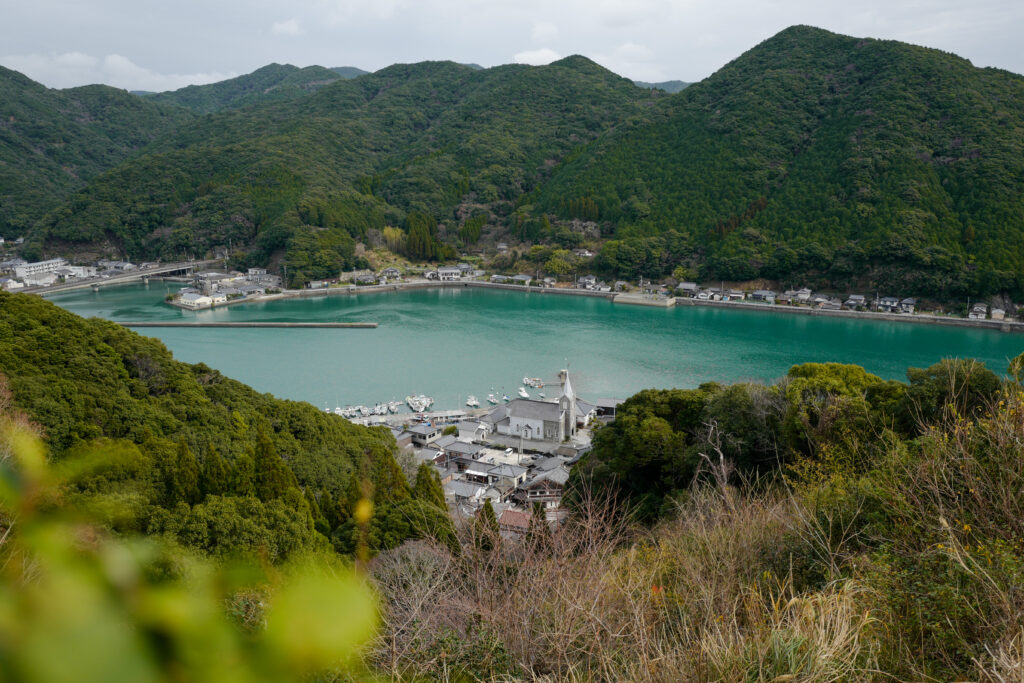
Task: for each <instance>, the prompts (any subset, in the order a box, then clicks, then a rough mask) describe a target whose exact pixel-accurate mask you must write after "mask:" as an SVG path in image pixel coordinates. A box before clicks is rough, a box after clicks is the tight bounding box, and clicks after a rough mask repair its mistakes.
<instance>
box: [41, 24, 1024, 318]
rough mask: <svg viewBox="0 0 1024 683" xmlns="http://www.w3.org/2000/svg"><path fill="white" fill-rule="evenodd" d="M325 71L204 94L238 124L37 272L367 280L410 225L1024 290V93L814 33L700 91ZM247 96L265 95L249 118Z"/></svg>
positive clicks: (411, 238) (82, 231)
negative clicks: (213, 258) (164, 267)
mask: <svg viewBox="0 0 1024 683" xmlns="http://www.w3.org/2000/svg"><path fill="white" fill-rule="evenodd" d="M326 71H327V70H321V71H317V70H316V68H314V67H310V69H303V70H298V69H295V67H280V66H277V65H272V66H271V67H267V68H266V69H262V70H260V71H258V72H256V73H255V74H250V75H249V76H246V77H242V78H241V79H234V81H227V82H225V83H221V84H214V85H211V86H202V88H205V90H202V89H191V90H190V89H185V90H184V91H179V93H180V94H184V93H185V92H186V91H188V92H194V93H203V96H202V97H198V98H197V99H196V100H195V102H194V103H193V104H192V105H190V106H196V107H200V108H202V107H208V108H211V109H208V110H212V109H216V108H219V107H229V108H228V109H222V110H221V111H219V112H216V113H214V114H211V115H209V116H205V117H202V119H201V120H195V121H192V122H188V123H187V124H184V125H181V126H179V127H177V128H175V129H174V130H173V131H170V132H167V133H166V134H165V135H163V136H161V137H160V139H159V141H158V142H157V143H156V144H154V145H153V146H152V147H151V148H148V149H147V150H146V153H145V154H142V155H141V156H136V157H135V158H132V159H129V160H128V161H126V162H125V163H123V164H121V165H119V166H118V167H117V168H115V169H113V170H111V171H110V172H109V173H107V174H105V175H103V176H102V177H99V178H96V179H94V180H93V181H92V182H91V183H90V184H89V185H88V187H86V188H85V189H84V190H83V191H82V192H81V193H79V194H78V195H76V196H75V197H73V198H71V199H70V200H69V201H67V202H66V203H64V204H63V205H62V206H60V207H59V208H56V209H55V210H54V211H53V212H51V213H50V214H49V215H48V216H47V217H46V218H45V220H42V221H39V222H38V223H37V224H36V226H35V230H34V231H33V234H32V236H31V239H30V242H29V245H28V248H27V255H28V256H41V255H43V254H54V253H64V252H74V251H78V252H80V253H81V252H85V253H91V254H98V253H106V252H109V251H120V252H121V253H128V254H129V255H131V256H132V257H133V258H144V257H148V256H159V255H162V256H174V255H180V254H182V253H187V252H191V253H201V252H203V251H206V250H208V249H210V248H211V247H214V246H228V245H230V246H232V247H234V248H235V250H236V252H238V253H237V255H236V259H235V263H236V265H238V266H242V265H245V264H249V265H255V264H266V263H268V262H269V261H271V260H274V261H275V263H277V262H283V263H285V264H286V265H287V266H288V268H289V273H290V274H291V276H292V278H291V279H292V284H295V283H298V282H300V281H302V280H303V279H310V278H315V277H323V276H328V275H331V274H334V273H336V272H337V271H338V270H339V269H342V268H348V267H352V266H354V265H355V264H356V260H357V259H356V257H355V244H356V242H358V241H361V240H365V239H366V238H367V237H368V235H370V232H369V231H371V230H381V231H383V229H384V228H385V227H386V226H392V228H393V230H392V233H391V234H392V237H393V239H392V240H391V241H392V242H394V243H396V244H401V245H402V247H401V249H402V251H403V252H404V253H405V254H406V255H407V256H409V257H411V258H413V259H433V258H439V257H440V258H444V257H449V256H453V255H454V254H455V252H456V248H461V247H465V246H466V245H471V244H473V243H474V242H476V241H477V240H479V239H480V237H481V234H485V235H488V236H489V238H491V239H494V238H505V239H512V240H519V241H522V242H524V243H526V244H533V243H549V244H557V245H560V246H562V247H569V246H576V245H578V244H580V243H581V242H584V241H585V242H587V243H588V244H589V245H590V246H592V247H602V248H601V254H600V258H599V259H597V260H596V261H595V262H594V267H595V268H596V269H598V270H599V271H603V272H604V273H606V274H608V275H614V276H617V277H627V278H633V277H637V276H639V275H644V276H646V277H660V276H663V275H667V274H669V273H672V272H673V270H674V269H676V268H677V267H679V266H684V268H685V272H690V273H693V274H694V275H699V276H701V277H704V278H707V279H723V280H752V279H755V278H765V279H768V280H773V281H777V282H779V283H780V284H783V285H795V286H801V285H810V286H813V287H826V288H828V287H834V288H843V287H847V286H849V287H851V288H857V289H863V290H865V291H877V290H886V291H890V292H894V293H901V294H907V295H925V296H933V297H937V298H942V299H947V300H949V299H962V298H963V297H965V296H983V295H989V294H995V293H1000V292H1002V293H1008V294H1010V295H1012V296H1015V297H1019V296H1024V251H1022V250H1020V249H1019V248H1017V245H1019V244H1020V243H1021V241H1022V240H1024V219H1022V215H1024V78H1022V77H1020V76H1018V75H1015V74H1011V73H1008V72H1004V71H999V70H995V69H978V68H975V67H973V66H972V65H971V64H970V63H969V62H967V61H966V60H963V59H960V58H958V57H956V56H954V55H950V54H948V53H943V52H939V51H937V50H931V49H926V48H920V47H915V46H911V45H907V44H904V43H898V42H893V41H879V40H870V39H859V38H850V37H846V36H841V35H836V34H833V33H829V32H827V31H823V30H820V29H814V28H810V27H805V26H797V27H793V28H790V29H787V30H785V31H783V32H782V33H780V34H778V35H776V36H775V37H773V38H771V39H769V40H767V41H765V42H764V43H762V44H761V45H758V46H756V47H755V48H753V49H752V50H750V51H749V52H747V53H746V54H744V55H742V56H741V57H739V58H737V59H736V60H735V61H733V62H731V63H730V64H728V65H726V66H725V67H723V68H722V69H721V70H720V71H719V72H717V73H715V74H714V75H712V76H711V77H709V78H708V79H706V80H704V81H702V82H701V83H697V84H694V85H691V86H689V87H687V88H686V89H684V90H682V91H680V92H678V93H676V94H668V93H667V92H665V91H664V90H660V89H657V87H656V88H653V89H652V88H647V89H644V88H639V87H637V86H636V85H634V84H633V83H631V82H630V81H628V80H626V79H623V78H619V77H618V76H615V75H614V74H612V73H611V72H608V71H607V70H605V69H603V68H601V67H600V66H598V65H596V64H594V63H593V62H591V61H590V60H588V59H586V58H583V57H570V58H567V59H563V60H561V61H558V62H555V63H553V64H551V65H549V66H544V67H529V66H524V65H507V66H500V67H494V68H490V69H478V68H474V67H472V66H465V65H459V64H454V63H451V62H424V63H419V64H412V65H394V66H391V67H388V68H386V69H382V70H381V71H378V72H376V73H374V74H368V75H363V76H361V77H359V78H356V79H352V80H340V79H339V80H335V81H333V82H330V83H327V84H326V85H324V84H321V83H320V81H319V80H317V79H319V78H320V76H323V75H324V73H323V72H326ZM285 72H287V74H285ZM264 78H265V79H266V82H263V81H262V80H261V79H264ZM310 78H312V79H313V80H312V81H310V80H308V79H310ZM314 85H319V88H318V89H317V90H316V91H315V92H313V93H312V94H309V90H308V89H309V88H311V87H313V86H314ZM644 85H645V86H651V85H653V86H662V85H665V84H644ZM277 92H279V93H280V96H281V97H280V98H279V99H275V98H276V97H277V95H275V94H274V93H277ZM297 94H305V96H304V97H302V98H301V99H288V97H291V96H292V95H297ZM165 95H167V94H165ZM170 95H178V94H176V93H171V94H170ZM168 96H169V95H168ZM268 97H269V100H268ZM246 98H256V99H257V100H258V101H254V102H253V103H252V104H250V105H249V106H246V107H244V108H242V109H234V108H233V107H236V106H239V105H240V104H243V103H245V102H249V101H251V100H248V99H246ZM396 230H397V232H395V231H396ZM377 238H378V239H379V235H378V236H377ZM605 241H606V242H605ZM389 243H390V242H389Z"/></svg>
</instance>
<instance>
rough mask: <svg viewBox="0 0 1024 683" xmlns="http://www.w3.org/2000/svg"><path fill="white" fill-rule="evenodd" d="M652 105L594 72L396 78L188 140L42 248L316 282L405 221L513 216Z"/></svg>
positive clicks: (112, 176)
mask: <svg viewBox="0 0 1024 683" xmlns="http://www.w3.org/2000/svg"><path fill="white" fill-rule="evenodd" d="M654 97H657V96H656V95H652V94H651V93H649V92H645V91H643V90H641V89H638V88H636V87H635V86H633V85H632V84H631V83H630V82H629V81H627V80H626V79H623V78H620V77H618V76H616V75H614V74H612V73H611V72H609V71H606V70H605V69H602V68H601V67H599V66H597V65H596V64H594V63H593V62H590V61H589V60H586V59H583V58H569V59H565V60H561V61H560V62H556V63H554V64H552V65H549V66H545V67H528V66H521V65H515V66H505V67H497V68H494V69H486V70H475V69H472V68H470V67H466V66H462V65H458V64H454V63H451V62H424V63H419V64H413V65H394V66H392V67H388V68H386V69H383V70H381V71H378V72H376V73H374V74H370V75H366V76H363V77H360V78H357V79H352V80H339V81H336V82H334V83H331V84H329V85H327V86H325V87H323V88H321V89H320V90H319V91H318V92H317V93H315V94H314V95H312V96H310V97H307V98H304V99H302V100H300V101H291V102H288V101H285V102H274V103H266V104H263V105H262V106H259V107H251V108H247V109H244V110H237V111H223V112H220V113H218V114H215V115H211V116H206V117H203V118H202V119H199V120H196V121H195V122H194V123H192V124H190V125H188V126H183V127H181V128H179V129H178V130H177V131H176V132H175V133H174V134H173V135H169V136H166V137H165V138H164V139H163V140H162V141H161V142H160V143H159V144H158V145H155V146H154V148H153V149H152V151H150V152H149V153H147V154H145V155H143V156H140V157H138V158H136V159H133V160H131V161H130V162H128V163H125V164H123V165H121V166H120V167H118V168H117V169H115V170H113V171H111V172H110V173H108V174H107V175H105V176H104V177H103V178H99V179H97V180H96V181H95V182H94V183H92V184H91V185H90V187H89V188H87V189H86V190H85V191H84V192H82V193H80V194H79V195H77V196H76V197H75V198H73V200H72V201H71V202H69V203H68V204H67V205H65V206H64V207H62V208H61V209H59V210H58V211H55V212H54V213H53V214H52V215H51V216H50V217H49V218H48V220H47V221H45V222H44V223H43V224H41V225H40V226H39V230H38V231H37V232H36V234H35V236H34V239H33V243H34V245H35V249H36V251H38V252H40V253H41V252H42V251H44V250H49V249H53V248H54V245H60V244H73V245H77V246H76V247H75V248H80V249H81V248H86V249H87V248H95V246H96V245H99V244H103V243H105V242H107V241H112V242H113V243H115V244H118V245H120V246H121V247H122V248H123V249H124V250H126V251H127V252H128V253H129V254H130V255H133V256H134V255H139V256H143V255H158V254H164V255H172V254H180V253H181V252H182V250H186V249H189V250H200V251H201V250H203V249H206V248H208V247H210V246H213V245H227V244H228V243H229V242H230V243H232V244H233V245H236V246H238V245H248V246H249V247H251V251H250V256H249V257H250V258H251V259H253V260H255V261H260V260H262V261H265V260H266V259H267V258H269V257H270V255H271V254H272V253H274V252H277V251H278V250H282V249H284V250H287V254H288V259H289V263H290V272H291V273H292V274H294V275H295V276H296V277H306V278H309V277H319V276H323V275H327V274H330V273H335V272H337V270H338V269H339V268H341V267H347V266H350V265H351V264H352V260H351V259H352V252H353V245H354V243H353V239H354V238H360V239H361V238H363V237H365V235H366V233H367V230H369V229H371V228H383V227H384V225H385V223H391V224H393V225H400V226H403V227H405V228H406V230H411V223H410V222H409V220H408V216H409V215H410V213H409V212H410V211H412V212H414V213H413V214H412V215H413V216H414V221H413V222H415V216H419V215H420V214H424V215H425V216H426V217H427V218H424V221H425V223H424V224H425V225H426V224H429V228H424V230H428V229H429V231H430V232H431V234H430V235H429V236H427V237H426V239H427V240H428V241H431V242H433V243H436V241H437V240H438V239H439V237H444V233H439V228H438V226H437V223H436V221H437V220H440V221H442V222H443V221H446V220H449V221H456V220H457V217H456V215H455V212H456V210H457V209H459V208H460V207H462V208H463V211H462V213H467V212H469V211H472V210H476V211H487V212H492V213H493V214H495V215H497V216H506V215H508V214H509V213H511V211H512V210H513V200H514V199H515V198H516V197H517V196H519V195H520V194H522V193H523V192H525V191H528V190H530V189H532V188H533V187H535V186H536V185H538V184H539V183H540V182H541V181H542V180H543V179H544V178H545V177H546V176H547V174H548V173H549V171H550V168H551V167H552V166H553V165H554V164H556V163H557V162H558V161H559V160H560V159H561V158H563V157H564V156H565V155H566V154H567V153H568V152H570V151H571V150H572V149H574V148H576V147H578V146H580V145H583V144H585V143H586V142H588V141H590V140H593V139H595V138H596V137H598V136H599V135H600V134H602V133H603V132H605V131H607V130H609V129H610V128H611V127H612V126H614V125H615V124H616V123H617V122H618V121H620V120H621V119H622V118H624V117H626V116H628V115H629V114H630V113H631V112H634V111H636V110H637V109H638V108H639V107H640V106H641V104H642V103H643V102H648V101H653V100H652V98H654ZM662 97H663V95H662ZM448 227H454V225H450V226H448ZM423 255H427V256H429V255H430V254H428V253H424V254H423Z"/></svg>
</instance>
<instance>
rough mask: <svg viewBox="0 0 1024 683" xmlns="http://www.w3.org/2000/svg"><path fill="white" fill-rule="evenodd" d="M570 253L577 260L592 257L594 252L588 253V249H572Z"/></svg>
mask: <svg viewBox="0 0 1024 683" xmlns="http://www.w3.org/2000/svg"><path fill="white" fill-rule="evenodd" d="M572 253H573V254H575V255H576V256H577V257H578V258H593V257H594V252H592V251H590V250H589V249H573V250H572Z"/></svg>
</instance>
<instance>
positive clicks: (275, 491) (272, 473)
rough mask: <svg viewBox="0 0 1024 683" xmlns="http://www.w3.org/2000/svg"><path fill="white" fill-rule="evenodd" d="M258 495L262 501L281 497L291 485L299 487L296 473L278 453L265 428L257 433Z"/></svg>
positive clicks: (256, 482) (256, 481)
mask: <svg viewBox="0 0 1024 683" xmlns="http://www.w3.org/2000/svg"><path fill="white" fill-rule="evenodd" d="M254 484H255V489H256V497H257V498H259V499H260V500H262V501H264V502H265V501H268V500H274V499H276V498H280V497H281V496H283V495H284V494H285V492H286V491H287V490H288V489H289V488H290V487H293V486H294V487H298V482H297V481H296V480H295V475H294V474H292V471H291V470H290V469H288V466H287V465H285V464H284V461H283V460H281V456H279V455H278V454H277V448H275V447H274V442H273V441H271V440H270V437H268V436H267V435H266V434H265V433H264V431H263V429H262V428H261V429H259V431H258V432H257V434H256V477H255V482H254Z"/></svg>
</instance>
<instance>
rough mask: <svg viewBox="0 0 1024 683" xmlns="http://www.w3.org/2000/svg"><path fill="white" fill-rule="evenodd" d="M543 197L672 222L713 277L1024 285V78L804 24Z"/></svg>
mask: <svg viewBox="0 0 1024 683" xmlns="http://www.w3.org/2000/svg"><path fill="white" fill-rule="evenodd" d="M574 199H575V200H576V201H575V202H574V201H572V200H574ZM582 200H586V201H582ZM538 204H539V206H540V207H541V208H543V209H547V210H549V211H555V212H558V213H560V214H561V215H562V216H563V217H569V216H570V215H571V214H573V213H574V212H579V211H580V207H583V209H586V210H589V211H590V212H591V213H593V214H594V215H596V216H597V217H598V218H599V219H600V220H602V221H606V222H607V225H608V226H610V227H613V228H614V230H615V233H616V234H617V235H619V236H639V235H656V234H659V233H663V232H664V231H667V230H674V231H677V232H678V233H680V234H682V235H684V236H687V237H688V238H689V240H690V242H691V244H692V245H693V247H694V254H693V260H694V261H696V262H703V264H704V267H705V268H704V273H705V275H707V276H709V277H715V278H724V279H740V280H743V279H751V278H754V277H758V276H764V277H769V278H773V279H781V280H787V281H790V282H794V283H796V282H798V281H800V280H801V279H802V278H806V277H808V276H810V279H813V278H814V276H815V275H817V279H818V280H819V281H828V282H833V283H838V282H849V281H856V280H857V279H858V278H859V279H860V284H861V285H866V286H872V285H875V286H883V287H884V286H892V287H900V288H902V289H903V290H904V291H906V290H910V291H912V292H915V293H924V294H938V295H946V296H960V295H962V294H965V293H971V292H974V293H987V292H992V291H998V290H1001V289H1003V290H1015V291H1016V292H1018V293H1020V292H1021V290H1022V283H1024V251H1022V250H1021V249H1019V248H1018V247H1019V245H1020V244H1021V241H1022V239H1024V78H1021V77H1020V76H1018V75H1015V74H1010V73H1007V72H1003V71H998V70H994V69H978V68H975V67H973V66H972V65H971V64H970V63H969V62H967V61H966V60H963V59H960V58H959V57H956V56H954V55H951V54H947V53H943V52H939V51H937V50H931V49H925V48H921V47H915V46H911V45H906V44H903V43H897V42H893V41H878V40H868V39H859V38H850V37H846V36H840V35H836V34H832V33H829V32H827V31H823V30H819V29H814V28H810V27H803V26H797V27H793V28H790V29H787V30H785V31H783V32H782V33H780V34H778V35H776V36H775V37H773V38H771V39H769V40H767V41H765V42H764V43H762V44H761V45H758V46H757V47H755V48H754V49H752V50H750V51H749V52H747V53H746V54H744V55H743V56H741V57H740V58H738V59H736V60H735V61H733V62H731V63H730V64H728V65H726V66H725V67H724V68H722V69H721V70H720V71H719V72H717V73H716V74H714V75H713V76H711V77H710V78H708V79H706V80H705V81H703V82H701V83H697V84H695V85H692V86H690V87H689V88H687V89H686V90H684V91H682V92H681V93H679V94H677V95H674V96H672V97H671V98H668V99H667V100H665V101H664V106H663V107H660V108H659V109H658V110H657V111H656V112H655V114H654V115H653V116H652V117H651V120H650V121H649V122H646V123H644V124H642V125H637V126H632V127H629V126H624V127H620V128H619V130H617V131H616V133H615V134H614V135H612V136H608V137H607V138H606V139H604V140H602V141H601V142H599V143H598V144H595V145H592V146H591V147H590V148H589V149H588V150H586V151H585V153H583V154H581V155H579V156H577V157H575V158H574V159H572V160H571V161H570V162H568V163H565V164H563V165H562V166H561V167H560V168H559V169H557V171H556V173H555V175H554V178H553V180H552V182H550V183H548V184H547V185H546V186H545V187H544V188H543V191H542V193H541V194H540V198H539V202H538ZM633 246H634V247H636V246H641V247H642V245H639V244H637V243H634V245H633ZM634 251H635V250H634ZM641 251H642V248H641ZM609 255H610V256H611V257H612V258H610V259H609V261H608V263H607V264H606V265H607V266H608V267H609V268H610V269H612V270H615V269H619V266H620V264H618V263H617V262H616V259H615V254H614V253H610V254H609ZM627 256H628V258H629V259H630V260H636V259H635V258H634V255H633V254H628V255H627ZM637 265H639V267H640V269H644V268H645V267H646V268H649V269H648V270H647V273H646V274H648V275H656V274H658V273H657V272H656V271H657V269H658V265H657V264H643V263H639V264H636V263H631V264H628V267H627V268H625V270H630V269H633V267H634V266H637ZM652 271H655V272H652Z"/></svg>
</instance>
